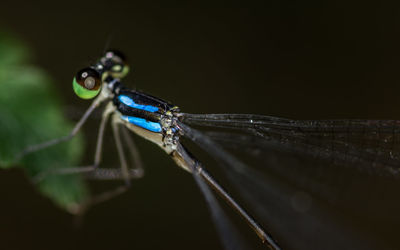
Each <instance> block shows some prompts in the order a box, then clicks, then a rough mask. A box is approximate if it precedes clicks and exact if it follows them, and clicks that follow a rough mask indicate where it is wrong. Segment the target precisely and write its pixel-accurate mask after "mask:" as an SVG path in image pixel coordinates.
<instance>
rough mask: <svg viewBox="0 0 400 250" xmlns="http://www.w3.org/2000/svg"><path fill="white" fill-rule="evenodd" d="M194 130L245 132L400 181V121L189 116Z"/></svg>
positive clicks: (186, 118) (284, 147)
mask: <svg viewBox="0 0 400 250" xmlns="http://www.w3.org/2000/svg"><path fill="white" fill-rule="evenodd" d="M182 122H184V123H186V124H190V125H197V126H206V127H212V128H216V127H219V128H225V129H230V130H236V131H241V132H244V133H246V134H249V135H253V136H254V137H256V138H263V139H264V143H267V142H268V143H269V144H270V145H274V147H279V148H281V149H282V150H284V151H288V152H292V153H296V154H300V155H308V156H311V157H315V158H320V159H324V160H325V161H329V162H330V163H334V164H337V165H351V166H352V167H358V168H360V169H362V170H363V171H365V172H369V173H372V174H381V175H391V176H398V174H399V170H400V164H399V163H400V121H395V120H290V119H284V118H277V117H270V116H262V115H247V114H204V115H203V114H183V116H182Z"/></svg>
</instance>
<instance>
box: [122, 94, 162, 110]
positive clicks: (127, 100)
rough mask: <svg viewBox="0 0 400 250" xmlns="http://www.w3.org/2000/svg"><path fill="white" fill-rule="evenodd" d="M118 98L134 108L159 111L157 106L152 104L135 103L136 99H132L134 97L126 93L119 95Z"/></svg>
mask: <svg viewBox="0 0 400 250" xmlns="http://www.w3.org/2000/svg"><path fill="white" fill-rule="evenodd" d="M118 99H119V100H120V102H122V103H123V104H125V105H127V106H129V107H131V108H134V109H141V110H145V111H149V112H156V111H158V108H157V107H154V106H150V105H142V104H137V103H135V101H134V100H132V98H130V97H129V96H126V95H120V96H118Z"/></svg>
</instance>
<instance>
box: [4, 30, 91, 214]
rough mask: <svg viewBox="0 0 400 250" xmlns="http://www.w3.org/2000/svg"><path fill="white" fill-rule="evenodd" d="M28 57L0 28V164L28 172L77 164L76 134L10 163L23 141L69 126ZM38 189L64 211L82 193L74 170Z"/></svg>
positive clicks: (49, 87) (46, 137)
mask: <svg viewBox="0 0 400 250" xmlns="http://www.w3.org/2000/svg"><path fill="white" fill-rule="evenodd" d="M28 58H29V51H28V49H27V48H26V47H25V46H24V45H23V44H22V43H21V42H19V41H18V40H16V39H14V38H12V37H10V36H8V35H7V34H5V33H2V32H0V168H10V167H17V166H18V167H22V168H24V169H25V172H26V173H27V175H28V176H30V177H34V176H36V175H37V174H38V173H42V172H43V171H48V170H49V169H53V168H65V167H71V166H77V164H78V163H79V159H80V156H81V155H80V153H81V152H82V145H83V144H82V143H83V142H82V139H81V138H80V137H77V138H74V139H73V140H72V141H71V142H68V143H62V144H60V145H57V146H54V147H50V148H46V149H44V150H41V151H38V152H35V153H32V154H29V155H27V156H25V158H23V159H22V160H20V162H15V155H16V154H18V153H19V152H21V151H22V150H23V149H24V148H26V147H27V146H29V145H34V144H37V143H41V142H44V141H46V140H49V139H54V138H58V137H61V136H64V135H67V134H68V133H69V132H70V131H71V129H72V127H73V124H71V122H69V121H67V120H66V119H65V118H64V117H63V114H62V112H61V108H60V104H59V102H58V96H57V93H56V91H54V89H52V85H51V79H50V78H49V77H48V76H47V75H46V73H45V72H44V71H42V70H41V69H39V68H37V67H35V66H32V65H29V64H27V60H28ZM11 188H12V187H11ZM38 188H39V190H40V191H41V192H42V193H43V194H44V195H45V196H47V197H49V198H50V199H51V200H53V202H55V203H56V204H57V205H59V206H60V207H62V208H64V209H67V210H70V211H71V209H72V208H74V207H75V205H76V204H77V203H79V202H81V201H82V200H83V199H85V197H86V195H87V189H86V187H85V185H84V182H83V180H82V179H81V177H80V176H78V175H63V176H60V175H58V176H56V175H53V176H49V177H47V178H46V179H44V180H43V181H41V182H40V183H38Z"/></svg>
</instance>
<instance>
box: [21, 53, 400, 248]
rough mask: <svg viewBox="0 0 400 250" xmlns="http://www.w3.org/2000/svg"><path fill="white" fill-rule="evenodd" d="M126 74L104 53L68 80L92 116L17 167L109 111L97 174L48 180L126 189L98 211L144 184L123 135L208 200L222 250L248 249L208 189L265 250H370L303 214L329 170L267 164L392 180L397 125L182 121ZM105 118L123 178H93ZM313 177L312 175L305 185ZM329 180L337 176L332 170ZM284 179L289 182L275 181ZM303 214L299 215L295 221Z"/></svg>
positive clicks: (321, 217)
mask: <svg viewBox="0 0 400 250" xmlns="http://www.w3.org/2000/svg"><path fill="white" fill-rule="evenodd" d="M128 71H129V66H128V64H127V63H126V59H125V57H124V56H123V55H122V53H120V52H118V51H108V52H106V53H105V54H104V55H103V56H102V57H101V58H100V60H99V61H98V62H96V63H95V64H93V65H91V66H90V67H88V68H85V69H82V70H81V71H79V72H78V73H77V75H76V77H75V78H74V80H73V89H74V91H75V93H76V94H77V95H78V96H79V97H81V98H83V99H93V98H95V99H94V101H93V102H92V104H91V105H90V107H89V109H88V110H87V111H86V112H85V114H84V115H83V116H82V118H81V119H80V120H79V122H78V123H77V124H76V126H75V127H74V129H73V130H72V131H71V133H70V134H69V135H67V136H65V137H62V138H58V139H54V140H51V141H48V142H45V143H41V144H38V145H34V146H31V147H29V148H27V149H26V150H25V151H23V152H22V153H21V154H20V157H22V156H23V155H26V154H28V153H32V152H35V151H37V150H41V149H44V148H46V147H49V146H52V145H55V144H58V143H61V142H63V141H67V140H69V139H71V138H72V137H73V136H74V135H76V134H77V132H78V131H79V130H80V128H81V127H82V125H83V124H84V123H85V122H86V120H87V119H88V117H89V116H90V115H91V114H92V112H93V111H94V110H95V109H96V108H98V107H99V106H100V104H102V103H107V105H106V107H105V109H104V112H103V115H102V119H101V123H100V127H99V132H98V138H97V146H96V152H95V157H94V158H95V159H94V164H93V165H91V166H87V167H80V168H68V169H57V170H54V171H53V172H52V173H51V174H77V173H82V174H84V175H85V176H87V177H90V178H94V179H100V180H113V179H121V180H124V182H125V183H124V185H122V186H120V187H118V188H117V189H115V190H112V191H110V192H106V193H103V194H101V195H100V196H97V197H95V198H93V199H92V200H91V203H97V202H101V201H104V200H107V199H109V198H111V197H113V196H115V195H118V194H120V193H122V192H124V191H125V190H127V188H128V186H129V182H130V180H131V179H133V178H139V177H142V176H143V169H142V167H141V166H142V164H141V161H140V158H139V155H138V151H137V149H136V147H135V144H134V143H133V141H132V139H131V138H130V137H129V134H128V133H127V132H128V131H127V130H130V131H133V132H134V133H135V134H137V135H139V136H141V137H144V138H145V139H147V140H149V141H151V142H153V143H155V144H157V145H158V146H159V147H161V148H162V149H163V150H164V151H165V152H166V153H167V154H169V155H170V156H171V157H172V159H173V160H174V161H175V162H176V164H177V165H178V166H179V167H181V168H182V169H184V170H186V171H188V172H190V173H192V175H193V177H194V179H195V181H196V183H197V184H198V186H199V187H200V190H201V191H202V193H203V194H204V196H205V198H206V200H207V204H208V205H209V207H210V210H211V214H212V216H213V219H214V220H215V222H216V226H217V229H218V232H219V233H220V234H221V239H222V242H223V245H224V247H225V248H226V249H245V248H246V246H245V244H244V243H243V242H242V240H241V239H240V236H239V235H238V234H237V232H236V231H235V230H234V229H233V227H232V225H231V222H230V221H229V219H228V218H227V216H226V215H225V213H224V212H223V210H222V209H221V207H220V206H219V205H218V201H217V200H216V199H215V197H214V196H213V193H212V192H211V190H210V189H209V187H211V188H212V189H213V190H214V191H215V192H216V193H217V194H218V195H219V196H220V197H221V198H223V199H224V200H225V201H226V202H227V204H229V205H230V206H231V207H232V208H233V209H234V210H235V211H236V212H238V214H239V215H240V216H241V217H242V218H243V219H244V220H245V221H246V222H247V223H248V224H249V225H250V227H251V228H252V229H253V230H254V232H255V233H256V234H257V235H258V237H259V238H260V239H261V240H262V241H263V242H265V243H266V245H267V246H268V247H269V248H271V249H279V248H280V247H279V246H284V247H288V248H298V249H322V248H324V249H339V248H341V249H343V248H352V249H354V248H363V249H365V248H372V246H373V244H372V243H370V241H367V240H363V239H361V238H360V236H359V235H358V234H357V233H354V232H352V231H351V230H348V228H347V226H346V223H342V222H341V221H339V220H336V217H334V216H331V214H330V213H327V212H326V210H325V209H324V208H321V207H320V206H314V207H313V213H311V214H307V210H308V209H310V208H309V203H310V199H311V196H310V194H309V192H307V190H313V191H314V190H317V191H315V192H314V193H313V192H311V195H315V196H316V197H319V196H318V195H319V194H323V193H324V191H325V190H328V189H329V187H328V188H323V187H321V186H318V185H319V184H318V176H321V175H322V176H323V175H328V174H330V172H329V170H327V171H325V168H324V170H323V171H322V172H321V171H320V173H318V175H314V176H313V178H309V179H307V180H306V181H305V182H304V178H298V176H297V174H298V173H300V172H307V168H305V169H296V168H295V167H292V168H291V169H290V168H289V169H288V168H285V167H283V166H282V167H281V166H280V165H279V164H275V163H274V162H273V161H274V160H273V159H274V157H275V154H291V155H294V156H300V157H303V156H306V157H309V158H311V159H318V160H321V162H325V163H326V165H328V164H329V165H335V166H337V165H344V166H351V167H353V166H356V168H351V169H357V170H361V172H365V173H372V176H374V175H376V174H383V175H386V176H396V175H397V174H398V171H399V162H400V154H399V148H398V147H399V146H398V145H397V144H398V140H399V139H400V138H399V132H400V122H398V121H378V120H319V121H318V120H289V119H284V118H276V117H270V116H263V115H252V114H188V113H183V112H181V111H180V109H179V108H178V107H177V106H174V105H172V104H170V103H169V102H166V101H164V100H162V99H159V98H156V97H153V96H151V95H148V94H145V93H143V92H140V91H137V90H132V89H128V88H126V87H125V86H124V85H123V84H122V82H121V79H122V78H123V77H125V76H126V74H127V73H128ZM110 117H111V124H112V128H113V134H114V138H115V143H116V147H117V150H118V154H119V159H120V164H121V168H120V169H105V168H99V164H100V161H101V156H102V144H103V136H104V130H105V126H106V124H107V122H108V120H109V119H110ZM191 126H199V127H206V128H211V129H213V131H208V132H200V131H198V130H197V129H194V128H192V127H191ZM120 133H122V135H123V136H122V137H121V135H120ZM183 137H185V138H187V139H189V140H191V141H193V142H194V143H195V144H197V145H198V146H200V147H201V148H202V149H203V150H204V151H205V152H207V153H209V154H210V155H211V156H212V157H213V158H215V159H216V160H217V161H218V162H219V163H220V166H222V169H223V170H224V171H225V173H226V176H227V178H228V179H229V180H231V181H233V182H234V183H235V185H237V186H239V193H241V194H242V196H243V200H245V201H248V202H249V203H252V204H253V206H254V207H253V211H254V212H255V213H256V214H257V215H258V217H254V218H253V217H252V216H251V215H250V214H249V213H248V212H247V211H246V210H245V209H244V208H243V207H241V206H240V205H239V204H238V202H236V201H235V200H234V199H233V198H232V197H231V196H230V195H229V194H228V193H227V192H226V191H225V190H224V188H222V187H221V186H220V185H219V184H218V183H217V182H216V181H215V180H214V178H213V177H212V176H211V175H210V174H209V173H208V172H207V171H206V169H205V167H204V166H203V165H202V164H201V163H200V161H198V160H197V159H196V158H195V157H194V156H193V155H192V154H191V153H190V152H189V151H188V150H187V148H186V147H185V146H183V145H182V142H181V141H182V138H183ZM122 139H123V140H124V141H125V144H126V145H127V146H128V148H129V153H130V155H131V156H132V157H133V159H132V162H133V163H134V164H133V167H129V166H128V165H129V164H128V161H127V159H126V156H125V151H124V148H123V145H122V141H123V140H122ZM230 150H236V151H239V152H240V153H243V154H247V155H250V156H252V157H253V158H256V159H257V158H259V159H262V160H260V161H257V163H261V164H260V165H261V168H268V169H269V175H268V174H261V173H260V172H262V171H260V170H262V169H251V168H249V167H248V166H247V165H246V164H244V163H243V162H242V161H241V160H239V157H237V156H236V155H234V154H232V153H230ZM260 156H262V157H260ZM265 159H267V160H265ZM296 164H297V162H295V161H290V160H289V163H287V165H293V166H297V165H296ZM314 170H315V169H312V170H311V171H309V172H310V173H312V174H311V175H313V173H314V172H315V171H314ZM288 171H289V172H290V173H289V174H288ZM331 172H332V171H331ZM333 172H340V170H338V169H334V170H333ZM46 174H48V173H45V174H43V175H41V176H39V177H38V178H39V179H40V178H44V177H45V175H46ZM316 176H317V177H316ZM285 178H286V179H287V180H282V179H285ZM287 182H288V183H291V184H292V185H294V186H298V187H300V188H299V189H296V190H305V191H304V192H298V191H296V192H294V193H293V192H292V191H291V190H290V188H289V187H288V185H286V184H287ZM307 187H309V189H307ZM329 192H330V191H329ZM329 192H327V193H329ZM288 197H289V198H288ZM302 210H304V211H303V213H298V211H302ZM296 211H297V212H296ZM333 214H334V213H333ZM259 220H262V223H263V224H262V225H263V226H265V227H266V228H268V229H269V230H268V232H267V231H266V230H264V229H263V228H262V226H261V224H260V223H259V222H258V221H259ZM275 238H276V239H278V241H279V244H278V243H277V242H276V241H275V240H274V239H275ZM328 238H330V240H328Z"/></svg>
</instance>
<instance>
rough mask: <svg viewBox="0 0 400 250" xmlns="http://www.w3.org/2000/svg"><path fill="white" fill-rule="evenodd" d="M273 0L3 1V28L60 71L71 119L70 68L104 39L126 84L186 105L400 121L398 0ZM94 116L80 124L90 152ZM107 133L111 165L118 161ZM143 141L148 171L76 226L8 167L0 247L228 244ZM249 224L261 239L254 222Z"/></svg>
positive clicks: (199, 109) (179, 177)
mask: <svg viewBox="0 0 400 250" xmlns="http://www.w3.org/2000/svg"><path fill="white" fill-rule="evenodd" d="M267 2H268V3H264V4H254V5H252V4H249V3H248V4H244V5H243V4H231V6H227V5H220V6H216V4H215V3H212V4H211V2H210V5H209V6H198V5H196V4H188V3H186V4H178V3H172V2H169V3H168V4H167V3H157V4H156V3H153V4H154V5H153V6H151V8H150V6H146V8H144V7H143V6H140V5H139V4H136V3H133V2H128V1H127V2H122V1H121V2H117V1H96V2H92V3H89V2H83V1H68V2H60V3H56V4H54V3H53V2H52V1H43V2H35V1H32V2H23V3H21V2H19V1H14V2H4V3H2V4H1V15H0V27H1V28H2V29H6V30H8V31H11V32H13V33H14V34H16V35H18V36H19V37H20V38H22V39H23V40H24V41H25V42H26V43H27V44H28V45H29V46H30V47H31V48H32V50H33V52H34V61H33V63H35V64H37V65H39V66H41V67H43V68H44V69H46V70H47V71H48V72H49V74H50V75H51V76H52V77H53V79H54V82H55V84H56V85H57V86H56V88H57V89H58V90H59V91H58V94H59V95H60V98H61V100H62V102H63V103H64V106H65V110H66V115H69V116H73V117H72V118H71V119H72V120H77V118H78V117H77V116H78V114H79V113H81V112H83V111H84V110H85V107H87V106H88V105H89V104H88V103H87V102H85V101H83V100H80V99H78V98H77V97H76V96H75V95H74V93H73V91H72V89H71V80H72V77H73V76H74V74H75V72H76V71H77V70H79V69H80V68H82V67H85V66H86V65H88V64H89V63H92V62H94V61H95V60H96V59H97V58H98V57H99V56H100V55H101V54H102V52H103V51H104V49H105V48H110V47H111V48H117V49H119V50H122V51H124V52H125V54H126V55H127V57H128V58H129V61H130V63H131V66H132V67H133V69H134V70H133V72H132V73H131V74H130V75H129V77H128V79H127V80H125V82H126V83H127V85H128V86H131V87H136V88H138V89H141V90H143V91H146V92H148V93H151V94H152V95H155V96H159V97H162V98H164V99H166V100H169V101H172V102H173V103H175V104H176V105H178V106H180V107H181V109H182V110H183V111H184V112H189V113H224V112H231V113H258V114H267V115H274V116H281V117H289V118H299V119H332V118H369V119H399V117H400V110H399V109H398V107H399V106H400V100H399V98H398V93H399V90H400V87H399V82H400V81H399V76H398V72H399V71H398V68H399V58H400V53H399V49H398V47H399V44H400V43H399V42H400V40H399V31H400V17H399V9H398V8H397V6H384V5H383V4H379V5H378V4H376V3H375V4H371V5H369V4H367V3H365V2H359V3H357V2H354V1H350V2H348V1H343V2H339V1H333V2H331V3H327V2H325V3H319V2H307V1H302V3H295V2H290V3H283V2H282V3H281V2H279V1H267ZM71 110H72V111H73V112H72V113H71ZM76 110H77V111H76ZM71 114H72V115H71ZM98 122H99V121H98V120H96V119H93V120H90V121H89V123H88V124H87V126H86V127H85V129H84V133H85V138H86V139H87V141H88V142H87V147H88V150H87V155H88V156H87V157H86V158H87V159H85V161H86V162H87V163H88V162H90V159H91V157H92V152H93V150H91V148H93V147H94V141H95V133H96V131H97V125H98ZM107 140H109V143H107V145H108V146H107V147H106V151H107V152H109V153H106V156H105V158H106V160H105V164H112V163H113V162H115V161H116V160H117V159H116V157H115V151H114V149H113V145H112V141H111V139H110V138H108V139H107ZM138 144H139V145H140V151H141V153H142V157H143V159H144V162H145V164H146V167H147V168H146V171H147V172H146V176H145V178H143V179H141V180H138V181H136V182H134V183H133V184H132V188H131V189H130V190H129V191H128V192H127V193H126V194H124V195H122V196H120V197H118V198H115V199H113V200H112V201H110V202H107V203H105V204H101V205H99V206H97V207H95V208H93V209H92V210H91V211H90V212H89V214H88V215H87V216H86V218H85V221H84V224H83V226H81V227H80V228H78V229H77V228H75V227H74V224H73V221H74V220H73V217H72V216H70V215H68V214H66V213H65V212H63V211H61V210H60V209H58V208H56V207H54V206H53V205H52V203H51V202H50V201H49V200H47V199H45V198H43V197H41V196H40V195H39V194H37V193H36V191H35V190H34V189H33V188H32V187H31V185H30V184H29V182H28V181H27V180H26V178H25V177H24V175H23V173H21V172H19V171H16V170H13V171H1V174H0V200H1V203H0V204H1V208H0V248H1V249H72V248H76V249H78V248H79V249H207V248H208V249H220V243H219V240H218V237H217V234H216V232H215V229H214V227H213V225H212V221H211V219H210V217H209V215H208V211H207V208H206V206H205V204H204V201H203V199H202V198H201V196H200V194H199V192H198V190H197V187H196V186H195V184H194V183H193V180H192V178H191V177H190V176H189V175H188V174H187V173H185V172H184V171H181V170H180V169H178V168H177V167H175V165H174V163H173V162H172V161H171V160H169V159H168V156H167V155H165V154H164V153H163V152H161V150H159V149H158V148H156V147H155V146H153V145H151V144H149V143H147V142H145V141H143V140H140V139H139V140H138ZM94 185H95V187H96V188H103V189H106V188H107V187H109V186H112V185H111V184H98V183H97V184H96V183H95V184H94ZM242 226H243V225H242ZM241 230H242V231H244V232H247V233H248V238H249V239H250V240H252V241H254V242H255V246H257V245H258V247H260V244H258V242H257V239H256V237H254V236H253V235H252V234H251V233H249V232H248V231H249V230H248V229H246V226H243V228H241Z"/></svg>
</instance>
